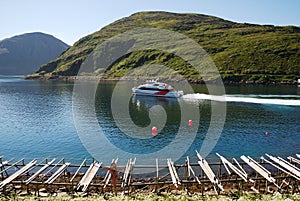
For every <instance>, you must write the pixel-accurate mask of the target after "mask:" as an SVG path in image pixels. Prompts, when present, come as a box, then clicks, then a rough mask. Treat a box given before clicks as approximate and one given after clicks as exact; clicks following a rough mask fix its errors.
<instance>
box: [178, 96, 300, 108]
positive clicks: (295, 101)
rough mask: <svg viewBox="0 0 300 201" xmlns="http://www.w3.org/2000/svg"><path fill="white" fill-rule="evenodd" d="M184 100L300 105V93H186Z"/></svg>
mask: <svg viewBox="0 0 300 201" xmlns="http://www.w3.org/2000/svg"><path fill="white" fill-rule="evenodd" d="M182 98H183V99H184V100H189V101H198V100H212V101H222V102H224V101H225V102H240V103H256V104H272V105H287V106H300V95H255V94H249V95H223V96H217V95H209V94H200V93H196V94H186V95H183V96H182Z"/></svg>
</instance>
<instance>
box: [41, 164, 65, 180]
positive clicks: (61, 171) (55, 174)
mask: <svg viewBox="0 0 300 201" xmlns="http://www.w3.org/2000/svg"><path fill="white" fill-rule="evenodd" d="M70 164H71V163H65V164H63V165H62V166H61V167H60V168H59V169H58V170H57V171H56V172H55V173H54V174H53V175H52V176H51V177H50V178H49V179H48V180H47V181H46V182H45V184H51V183H53V182H54V181H55V179H57V177H59V175H61V174H62V173H63V172H64V171H65V170H66V169H67V167H68V166H69V165H70Z"/></svg>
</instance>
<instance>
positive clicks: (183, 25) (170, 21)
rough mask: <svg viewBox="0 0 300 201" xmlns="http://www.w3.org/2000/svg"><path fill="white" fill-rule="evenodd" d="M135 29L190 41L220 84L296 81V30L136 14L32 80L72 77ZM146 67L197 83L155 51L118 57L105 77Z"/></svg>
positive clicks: (299, 52) (299, 38) (299, 51)
mask: <svg viewBox="0 0 300 201" xmlns="http://www.w3.org/2000/svg"><path fill="white" fill-rule="evenodd" d="M137 28H163V29H168V30H172V31H176V32H179V33H182V34H184V35H186V36H187V37H189V38H191V39H193V40H194V41H196V42H197V43H199V44H200V45H201V46H202V47H203V48H204V49H205V50H206V51H207V52H208V54H209V55H210V56H211V58H212V59H213V61H214V62H215V64H216V66H217V68H218V69H219V72H220V73H221V76H222V78H223V80H224V81H225V82H246V81H247V82H258V83H266V82H268V83H269V82H293V81H295V80H296V78H298V77H299V76H300V74H299V73H300V28H299V27H295V26H284V27H280V26H272V25H255V24H247V23H235V22H230V21H227V20H223V19H220V18H217V17H213V16H207V15H201V14H177V13H168V12H140V13H136V14H133V15H131V16H129V17H126V18H123V19H120V20H118V21H116V22H113V23H111V24H110V25H108V26H106V27H104V28H102V29H101V30H100V31H98V32H95V33H93V34H91V35H88V36H86V37H84V38H81V39H80V40H79V41H77V42H76V43H75V44H74V45H73V46H72V47H70V48H69V49H68V50H67V51H66V52H64V53H63V54H62V55H61V56H59V57H58V58H57V59H55V60H53V61H51V62H50V63H48V64H45V65H43V66H41V67H40V68H39V70H38V71H37V73H36V74H35V75H32V77H35V76H36V77H39V76H40V75H41V74H43V76H46V77H48V76H55V77H57V76H75V75H76V74H77V72H78V69H79V67H80V65H81V64H82V62H83V61H84V60H85V59H86V58H87V56H88V55H89V54H90V53H91V52H92V51H93V50H94V48H95V47H96V46H97V45H99V44H101V43H102V42H104V41H105V40H107V39H109V38H111V37H113V36H115V35H117V34H119V33H123V32H125V31H128V30H132V29H137ZM149 63H151V64H153V63H157V64H162V65H166V64H169V65H168V66H170V67H172V68H174V69H176V71H178V72H180V74H182V75H183V76H184V77H185V78H186V79H189V80H190V81H195V80H198V81H199V79H201V78H199V75H197V73H195V70H193V69H191V68H190V66H189V65H188V64H187V63H185V62H184V61H182V59H181V58H179V57H176V56H174V55H168V54H167V53H165V52H159V51H155V50H147V51H137V52H133V53H131V54H128V55H126V56H124V57H122V59H121V60H120V59H119V60H118V61H116V62H114V63H113V64H112V65H111V66H110V69H109V71H107V73H106V77H107V78H118V77H121V76H123V75H124V74H125V73H126V72H127V71H128V69H132V68H135V67H138V66H141V65H144V64H149ZM170 64H171V65H170ZM98 72H99V69H93V72H92V73H89V74H87V75H93V76H96V75H97V74H98Z"/></svg>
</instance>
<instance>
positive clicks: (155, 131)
mask: <svg viewBox="0 0 300 201" xmlns="http://www.w3.org/2000/svg"><path fill="white" fill-rule="evenodd" d="M152 135H157V128H156V127H155V126H153V127H152Z"/></svg>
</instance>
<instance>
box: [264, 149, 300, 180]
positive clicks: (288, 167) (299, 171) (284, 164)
mask: <svg viewBox="0 0 300 201" xmlns="http://www.w3.org/2000/svg"><path fill="white" fill-rule="evenodd" d="M266 156H268V157H269V158H270V159H271V160H273V161H274V162H276V163H278V164H279V165H280V166H282V167H283V168H285V169H286V170H288V171H289V172H291V173H292V174H294V175H296V176H297V177H298V178H299V177H300V169H299V168H297V167H296V166H294V165H292V164H290V163H289V162H287V161H286V160H284V159H282V158H280V157H278V158H276V157H274V156H271V155H269V154H266Z"/></svg>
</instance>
